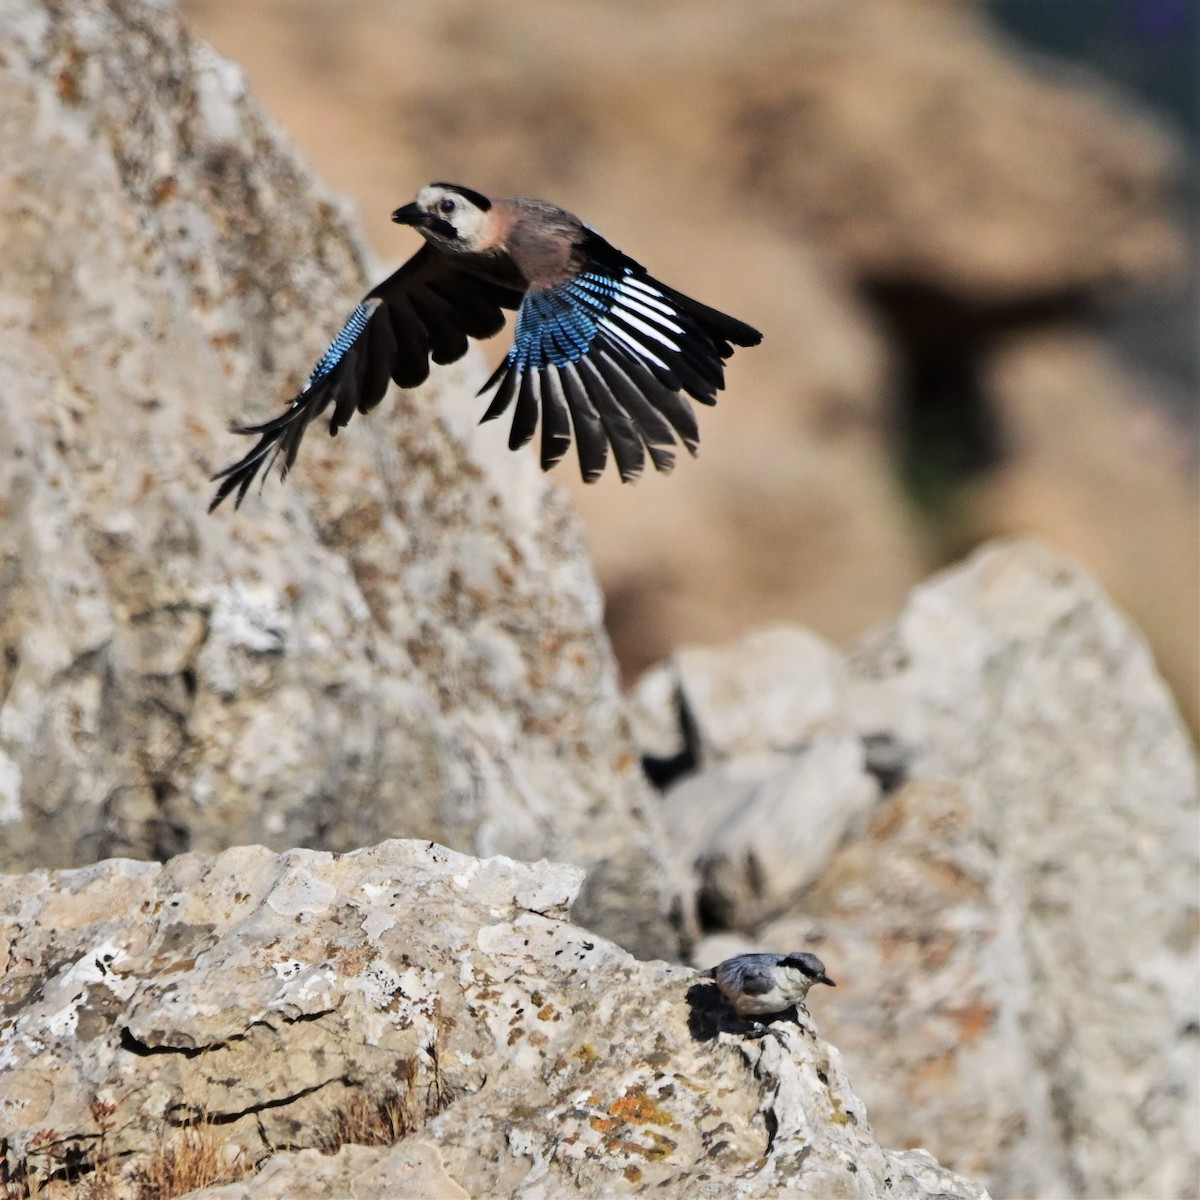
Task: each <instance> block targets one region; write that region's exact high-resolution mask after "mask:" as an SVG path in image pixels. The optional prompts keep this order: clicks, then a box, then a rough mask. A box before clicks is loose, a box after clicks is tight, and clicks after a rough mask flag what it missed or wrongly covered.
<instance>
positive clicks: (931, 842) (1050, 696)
mask: <svg viewBox="0 0 1200 1200" xmlns="http://www.w3.org/2000/svg"><path fill="white" fill-rule="evenodd" d="M775 636H776V637H777V638H778V634H777V635H775ZM737 657H738V648H737V647H732V648H730V649H729V650H728V651H727V652H725V653H724V655H723V656H719V655H712V654H711V653H710V656H709V660H710V661H714V662H715V661H721V660H722V658H723V661H725V662H726V663H729V664H733V663H736V661H737ZM747 658H748V661H749V662H750V663H752V664H753V663H755V662H757V661H758V656H757V655H756V654H755V653H754V652H753V648H752V647H751V652H750V653H749V654H748V655H747ZM686 661H687V660H686V659H685V658H683V657H682V656H681V660H680V662H681V664H682V663H684V662H686ZM795 661H799V660H795ZM730 669H732V668H730ZM760 669H761V668H760ZM848 672H849V678H850V683H849V686H848V688H847V690H846V691H845V693H844V697H845V698H844V701H843V705H844V707H843V708H842V710H841V713H840V716H836V715H831V716H829V717H827V718H826V721H827V723H829V724H835V725H836V724H837V723H838V722H839V721H840V723H841V724H842V725H843V726H856V727H857V729H858V731H859V733H860V734H861V735H862V737H863V755H864V761H865V762H866V763H867V764H868V766H869V767H870V768H871V769H872V772H873V773H874V774H876V775H877V776H878V777H879V779H880V780H881V782H882V783H884V785H885V790H886V794H885V795H884V796H883V797H882V798H881V799H880V800H879V801H878V802H877V803H876V804H875V805H874V806H873V808H872V809H871V811H870V813H869V817H868V819H866V820H864V821H859V822H857V823H854V822H850V823H848V825H847V828H846V830H845V833H844V836H843V841H842V844H841V846H840V847H839V848H837V849H836V850H833V851H832V852H831V853H829V854H828V856H827V859H826V861H825V862H824V863H813V862H812V861H810V859H809V858H807V857H804V856H803V855H801V856H798V857H797V858H796V860H795V861H794V862H793V861H790V860H788V859H787V858H786V856H775V857H770V856H768V857H764V858H763V859H761V860H760V862H759V867H760V869H761V870H762V871H763V873H764V874H765V872H766V871H767V870H770V871H773V872H775V873H777V874H778V875H779V876H780V877H779V878H764V879H760V881H759V888H758V894H759V895H761V896H779V895H785V894H786V893H787V891H788V889H789V888H797V887H799V886H801V885H802V883H808V884H809V886H808V888H807V890H806V891H804V892H803V894H802V895H801V896H800V897H799V899H797V900H795V901H794V902H793V903H792V904H791V907H790V908H789V911H788V913H787V914H786V915H785V916H782V917H780V918H779V919H777V920H774V921H771V922H768V923H766V924H765V925H764V924H757V925H755V924H752V923H751V921H750V920H737V919H736V918H737V914H738V913H739V912H740V911H746V910H739V909H738V908H737V907H736V906H731V907H729V908H726V909H721V908H719V907H717V906H714V907H710V908H709V909H708V910H707V912H706V914H705V915H706V916H708V917H709V919H710V920H711V918H712V917H713V916H714V915H715V916H718V917H722V918H725V919H726V920H727V922H728V924H727V928H726V931H725V932H722V933H714V934H713V935H711V936H709V937H708V938H707V939H705V941H704V942H702V943H701V944H700V945H699V946H698V947H697V950H696V955H695V960H696V963H697V965H698V966H708V965H711V964H712V963H713V962H715V961H717V960H719V959H720V958H722V957H725V956H727V955H728V954H731V953H735V952H738V951H740V950H743V949H749V948H764V949H800V948H803V947H806V946H808V947H812V948H815V949H817V950H818V952H819V953H820V954H821V955H822V957H823V958H824V960H825V962H826V965H827V966H828V968H829V970H830V973H831V974H832V975H833V977H834V978H835V979H836V980H837V982H838V985H839V987H838V991H837V1003H829V1004H827V1005H825V1006H823V1008H822V1013H823V1015H824V1014H826V1013H827V1014H828V1015H827V1019H826V1020H825V1021H824V1022H823V1023H824V1024H826V1025H827V1027H828V1028H829V1029H830V1030H831V1032H832V1035H833V1037H834V1040H835V1041H836V1042H837V1043H838V1044H839V1045H840V1046H841V1047H842V1049H843V1051H844V1052H845V1054H846V1056H847V1059H848V1061H849V1062H850V1064H851V1070H852V1074H853V1075H854V1078H855V1080H856V1083H857V1084H858V1086H859V1087H860V1088H861V1091H862V1094H863V1095H864V1097H865V1098H866V1100H867V1103H868V1106H869V1108H870V1111H871V1113H872V1119H873V1121H874V1123H875V1127H876V1128H877V1129H878V1130H880V1131H881V1136H882V1137H883V1138H884V1140H885V1141H889V1142H893V1143H895V1144H900V1145H905V1144H912V1142H913V1141H914V1140H919V1141H920V1143H921V1144H922V1145H928V1146H929V1148H930V1150H931V1151H932V1152H933V1153H934V1154H935V1155H937V1157H938V1159H939V1160H940V1161H942V1162H944V1163H946V1164H948V1165H950V1166H952V1167H953V1168H954V1169H955V1170H959V1171H962V1172H964V1173H966V1174H968V1175H971V1176H973V1177H977V1178H981V1179H983V1180H984V1181H985V1182H986V1184H987V1186H988V1187H989V1189H990V1190H991V1191H992V1192H993V1194H995V1195H998V1196H1024V1195H1038V1196H1064V1197H1065V1196H1080V1195H1086V1196H1097V1197H1100V1196H1122V1195H1154V1196H1193V1195H1195V1194H1196V1186H1197V1179H1198V1178H1200V1146H1198V1144H1197V1133H1198V1131H1200V1102H1198V1086H1197V1081H1198V1080H1200V1069H1198V1068H1200V1062H1198V1054H1197V1051H1198V1045H1200V1035H1198V1032H1197V1030H1198V1025H1197V1017H1198V1013H1200V993H1198V985H1200V979H1198V970H1197V964H1198V961H1200V946H1198V941H1197V921H1198V912H1197V890H1198V885H1200V861H1198V859H1200V847H1198V840H1200V839H1198V834H1200V830H1198V827H1197V802H1198V790H1197V768H1196V759H1195V752H1194V748H1193V746H1192V744H1191V742H1190V740H1189V738H1188V735H1187V733H1186V731H1185V730H1184V728H1183V726H1182V723H1181V720H1180V717H1179V714H1178V712H1177V710H1176V709H1175V707H1174V705H1173V703H1172V702H1171V699H1170V695H1169V693H1168V692H1167V689H1166V687H1165V686H1164V684H1163V681H1162V680H1161V678H1160V677H1159V676H1158V675H1157V673H1156V671H1155V669H1154V664H1153V661H1152V659H1151V657H1150V654H1149V653H1148V651H1147V648H1146V646H1145V643H1144V641H1143V639H1142V638H1141V636H1140V635H1139V634H1138V633H1137V631H1136V630H1135V629H1134V628H1133V627H1132V626H1131V625H1130V624H1129V622H1128V620H1127V619H1126V618H1125V617H1124V616H1123V615H1122V614H1121V613H1120V612H1118V611H1117V610H1116V609H1115V608H1114V607H1113V606H1112V605H1111V603H1110V602H1109V601H1108V600H1107V598H1106V597H1105V596H1104V594H1103V593H1102V591H1101V590H1100V588H1099V587H1098V586H1097V585H1096V583H1095V582H1094V580H1092V579H1091V578H1090V577H1089V576H1088V575H1087V574H1086V573H1084V572H1083V571H1081V570H1080V569H1079V568H1078V567H1076V566H1075V565H1074V564H1073V563H1071V562H1069V561H1068V560H1066V559H1064V558H1062V557H1060V556H1059V555H1057V554H1055V553H1054V552H1052V551H1050V550H1049V549H1047V548H1046V547H1044V546H1042V545H1040V544H1037V543H1017V544H1013V545H1000V546H996V547H992V548H989V549H987V550H986V551H983V552H981V553H979V554H978V555H976V556H974V557H973V558H972V559H971V560H969V561H968V562H967V563H966V564H965V565H963V566H961V567H959V568H957V569H955V570H953V571H950V572H947V573H946V574H944V575H943V576H941V577H939V578H936V579H934V580H933V581H932V582H930V583H928V584H926V585H924V586H922V587H921V588H919V589H918V590H917V591H916V592H915V593H914V595H913V597H912V599H911V600H910V602H909V604H908V605H907V607H906V608H905V610H904V612H903V614H902V615H901V616H900V618H899V619H898V620H897V621H896V622H895V623H894V625H892V626H891V627H890V628H889V629H888V630H886V631H885V632H883V633H882V634H880V635H878V636H876V637H874V638H872V639H870V640H869V641H868V642H867V643H866V644H865V645H864V647H863V648H862V649H861V650H860V651H859V652H857V653H856V654H855V655H854V656H853V657H852V658H851V659H850V661H849V664H848ZM672 673H673V677H674V678H675V679H676V680H683V681H684V682H683V685H682V702H683V706H684V711H685V712H686V711H687V709H688V692H687V684H686V680H687V678H688V673H687V672H686V671H684V670H681V669H680V668H679V667H672V666H671V665H670V664H668V665H667V666H665V667H664V668H661V669H660V670H659V671H658V672H656V676H658V678H657V679H655V680H650V681H647V683H646V684H645V685H644V686H643V688H642V689H640V690H639V695H640V697H641V700H642V703H643V705H645V704H646V703H648V702H649V700H650V699H652V698H653V696H654V695H655V694H657V695H658V696H659V697H660V698H661V697H662V696H664V695H666V694H668V693H669V689H668V688H665V687H664V685H663V682H662V677H663V676H664V675H671V674H672ZM693 673H694V668H693ZM778 674H779V672H775V678H774V682H772V683H771V684H770V685H769V686H766V687H763V688H762V689H761V695H762V696H763V697H764V700H767V699H769V704H770V707H771V708H773V709H774V710H775V711H773V712H770V713H768V712H764V713H763V714H762V720H761V724H762V726H763V727H764V728H771V727H778V726H779V724H780V723H781V722H783V721H786V719H787V715H788V712H789V710H791V709H795V710H797V711H803V710H804V708H805V706H806V705H807V704H809V703H810V697H811V696H812V695H814V694H818V695H819V694H825V693H826V692H827V690H828V678H829V673H828V671H827V670H822V669H817V670H814V671H812V672H811V673H810V674H808V675H804V674H797V675H796V676H795V677H794V679H793V681H792V699H791V700H790V701H789V696H788V689H787V688H786V687H785V686H783V684H782V683H781V681H780V680H779V679H778ZM755 678H756V676H755V674H754V673H753V672H752V671H751V672H748V673H747V675H746V676H745V677H744V678H743V680H742V681H741V682H742V686H741V688H740V689H737V688H733V687H732V686H730V687H727V689H726V692H727V694H731V695H736V696H738V697H739V698H741V697H744V696H746V695H748V694H751V693H753V692H754V690H755V688H754V680H755ZM711 695H712V690H711V688H709V689H707V690H705V689H701V690H700V691H699V692H698V695H697V710H698V712H700V713H701V714H702V716H701V718H700V721H699V723H700V724H702V725H711V726H713V727H715V728H721V727H722V718H721V714H720V712H719V710H718V709H717V708H716V707H715V706H713V705H712V704H711V703H709V700H710V698H711ZM663 713H664V709H663V706H662V704H661V702H660V704H659V716H658V719H657V720H656V722H654V723H652V725H651V736H650V739H649V745H650V746H652V747H654V748H655V752H656V753H659V754H661V753H663V752H664V750H666V749H669V748H670V746H669V743H668V741H667V739H666V734H665V728H666V724H667V718H666V717H665V716H664V715H663ZM745 721H746V709H745V707H744V705H743V703H741V702H739V704H738V706H737V711H736V712H733V713H730V714H729V720H728V727H729V728H734V727H735V726H736V727H744V725H745ZM689 736H690V737H691V738H692V739H696V737H697V735H696V734H695V732H694V729H689V728H688V722H686V721H685V722H684V724H683V727H682V728H681V729H680V730H679V732H678V733H677V744H679V745H682V744H683V743H685V742H686V741H687V740H688V737H689ZM804 753H805V751H804V750H800V751H798V752H797V755H796V758H797V761H799V762H802V761H803V754H804ZM759 761H760V755H759V752H758V751H757V750H756V749H755V748H753V747H751V748H750V749H749V750H748V751H747V752H746V753H745V754H744V756H743V757H740V758H739V756H738V755H737V754H736V753H734V754H733V755H732V756H731V757H729V758H727V759H725V760H724V761H723V762H722V763H721V764H720V765H719V767H710V768H709V769H708V770H706V771H704V772H703V773H702V774H701V775H699V776H697V777H693V778H692V779H685V780H683V781H682V782H679V783H677V784H676V785H675V790H674V791H670V792H668V795H667V797H666V809H667V812H668V813H671V812H673V811H675V810H676V808H677V807H679V806H678V802H677V801H676V794H677V793H682V792H685V791H686V792H687V794H688V795H690V796H691V797H692V798H693V801H694V808H693V814H692V817H691V820H692V821H693V822H695V823H696V824H697V825H699V826H700V827H704V825H705V822H706V821H707V820H708V819H709V817H708V816H707V815H706V813H705V812H703V811H698V810H697V808H696V807H695V806H696V805H698V803H699V797H700V796H702V795H703V794H704V791H703V787H702V784H701V781H707V782H706V784H705V785H704V786H706V787H707V788H708V789H709V791H710V792H711V793H713V797H714V798H713V799H712V800H711V801H710V803H712V804H714V805H715V806H716V807H717V810H718V812H719V813H720V815H721V816H722V817H723V816H724V813H725V812H726V811H727V809H730V808H733V807H735V806H736V804H737V803H738V801H739V798H740V796H741V792H739V791H738V789H737V788H736V787H733V788H731V787H729V786H726V787H725V788H724V791H723V793H722V791H721V788H720V786H719V785H720V784H721V782H722V780H728V779H729V778H730V777H731V776H732V775H734V774H735V773H736V771H737V769H738V766H739V763H744V764H746V766H745V769H746V770H753V769H755V766H756V764H757V763H758V762H759ZM885 768H886V769H885ZM905 780H907V782H905ZM827 783H828V786H830V787H833V786H834V785H835V783H836V779H835V777H834V776H833V775H832V774H830V775H829V776H828V777H827ZM804 818H805V811H804V810H803V809H802V808H797V809H796V810H795V816H794V819H795V820H796V821H802V820H803V819H804ZM772 830H775V831H776V836H777V838H778V839H779V840H781V841H784V842H786V840H787V839H788V838H789V837H792V838H795V837H798V836H799V834H798V831H793V832H790V833H789V832H788V831H786V829H785V827H783V825H782V823H781V821H780V819H779V816H778V814H771V815H770V821H769V822H768V823H766V824H765V825H764V827H762V828H760V829H758V830H756V831H753V832H751V831H748V830H746V829H744V828H741V829H738V831H737V837H738V838H739V839H740V841H741V842H742V843H746V842H748V841H752V840H753V839H755V838H757V840H758V841H759V842H761V843H763V844H769V842H770V835H771V832H772ZM688 865H689V866H692V867H693V868H695V867H699V869H700V871H701V875H702V880H701V883H702V887H709V888H713V887H718V886H719V885H720V883H721V880H720V879H719V878H718V879H717V880H716V881H715V882H709V881H707V880H706V878H705V871H706V870H707V868H708V866H709V864H708V863H707V862H705V861H699V862H698V861H697V860H696V859H693V860H692V861H691V862H690V863H689V864H688ZM752 898H753V897H751V899H752ZM748 911H749V913H750V914H751V917H753V914H754V909H753V907H752V906H751V907H749V909H748ZM731 914H732V916H733V918H734V919H730V917H731Z"/></svg>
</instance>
